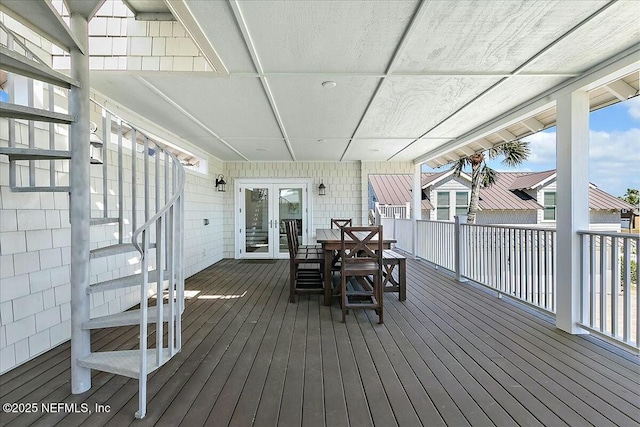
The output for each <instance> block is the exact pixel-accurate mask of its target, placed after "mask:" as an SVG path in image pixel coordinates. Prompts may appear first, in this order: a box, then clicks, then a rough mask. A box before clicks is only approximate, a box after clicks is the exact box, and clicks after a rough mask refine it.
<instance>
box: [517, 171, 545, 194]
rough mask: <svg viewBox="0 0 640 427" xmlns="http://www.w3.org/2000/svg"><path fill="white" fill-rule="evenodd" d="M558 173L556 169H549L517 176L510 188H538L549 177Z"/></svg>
mask: <svg viewBox="0 0 640 427" xmlns="http://www.w3.org/2000/svg"><path fill="white" fill-rule="evenodd" d="M555 174H556V171H555V170H549V171H544V172H537V173H530V174H527V175H523V176H521V177H518V178H516V179H515V180H514V181H513V182H512V183H511V187H509V190H523V189H527V190H528V189H530V188H536V187H538V186H539V185H540V184H541V183H543V182H544V181H545V180H546V179H547V178H549V177H551V176H553V175H555Z"/></svg>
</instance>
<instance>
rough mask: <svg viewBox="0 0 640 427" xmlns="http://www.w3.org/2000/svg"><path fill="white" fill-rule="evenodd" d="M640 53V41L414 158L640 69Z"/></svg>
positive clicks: (440, 150)
mask: <svg viewBox="0 0 640 427" xmlns="http://www.w3.org/2000/svg"><path fill="white" fill-rule="evenodd" d="M639 53H640V44H635V45H633V46H631V47H630V48H629V49H627V50H625V51H623V52H620V53H619V54H617V55H615V56H613V57H612V58H609V59H608V60H606V61H604V62H603V63H601V64H598V65H597V66H595V67H594V68H592V69H590V70H588V71H586V72H585V73H583V74H582V75H581V76H579V77H575V78H573V79H570V80H568V81H566V82H563V83H561V84H559V85H558V86H556V87H554V88H552V89H549V90H548V91H546V92H543V93H542V94H540V95H538V96H536V97H535V98H533V99H531V100H530V101H527V102H525V103H523V104H521V105H520V106H518V107H516V108H514V109H512V110H511V111H508V112H506V113H504V114H501V115H500V116H498V117H496V118H494V119H492V120H490V121H488V122H487V123H485V124H483V125H480V126H479V127H477V128H476V129H473V130H471V131H469V132H467V133H466V134H464V135H462V136H460V137H459V138H457V139H455V140H453V141H451V142H447V143H446V144H443V145H441V146H440V147H438V148H436V149H434V150H431V151H430V152H428V153H425V154H423V155H422V156H420V157H417V158H416V159H414V160H413V162H414V163H420V162H428V161H430V160H432V159H434V158H436V157H439V156H441V155H442V154H443V153H446V152H448V151H455V150H457V149H459V148H460V147H462V146H464V145H466V144H468V143H470V142H473V141H474V140H476V139H478V138H482V137H486V136H487V135H491V134H492V133H494V132H495V131H496V130H498V129H500V128H505V127H508V126H511V125H513V124H515V123H517V122H521V121H522V120H523V117H530V116H532V115H535V114H538V113H541V112H543V111H545V110H548V109H549V108H552V107H553V104H554V102H555V101H557V100H558V99H559V98H561V97H563V96H566V95H568V94H570V93H572V92H573V91H576V90H592V89H596V88H598V87H600V86H602V85H605V84H607V83H610V82H611V81H613V80H615V79H620V78H622V77H624V76H626V75H628V74H630V73H632V72H637V71H638V69H640V60H639V59H638V58H639V56H638V54H639Z"/></svg>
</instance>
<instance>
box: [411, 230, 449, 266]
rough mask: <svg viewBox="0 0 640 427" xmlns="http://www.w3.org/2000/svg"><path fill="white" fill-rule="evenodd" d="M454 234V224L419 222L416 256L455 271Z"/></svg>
mask: <svg viewBox="0 0 640 427" xmlns="http://www.w3.org/2000/svg"><path fill="white" fill-rule="evenodd" d="M454 234H455V224H454V223H453V222H444V221H418V235H417V237H416V238H417V240H416V256H418V257H420V258H422V259H425V260H427V261H429V262H432V263H434V264H436V265H438V266H441V267H444V268H446V269H447V270H451V271H454V268H455V265H454V263H455V253H454V245H453V241H454V240H453V239H454Z"/></svg>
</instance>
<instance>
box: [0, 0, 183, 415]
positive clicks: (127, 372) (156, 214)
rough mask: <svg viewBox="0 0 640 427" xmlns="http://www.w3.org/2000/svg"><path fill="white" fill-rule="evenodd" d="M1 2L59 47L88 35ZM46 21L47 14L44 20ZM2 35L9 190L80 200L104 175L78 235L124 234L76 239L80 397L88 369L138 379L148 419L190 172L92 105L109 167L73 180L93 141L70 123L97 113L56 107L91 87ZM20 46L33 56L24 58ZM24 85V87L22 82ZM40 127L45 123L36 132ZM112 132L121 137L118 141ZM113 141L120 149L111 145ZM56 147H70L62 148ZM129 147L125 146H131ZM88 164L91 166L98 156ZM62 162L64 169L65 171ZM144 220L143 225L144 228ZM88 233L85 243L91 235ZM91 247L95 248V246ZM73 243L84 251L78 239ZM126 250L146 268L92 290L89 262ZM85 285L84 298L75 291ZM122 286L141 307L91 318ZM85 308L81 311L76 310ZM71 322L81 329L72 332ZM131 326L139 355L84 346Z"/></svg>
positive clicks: (168, 331) (165, 354)
mask: <svg viewBox="0 0 640 427" xmlns="http://www.w3.org/2000/svg"><path fill="white" fill-rule="evenodd" d="M89 3H93V5H94V6H95V7H94V8H97V6H99V4H101V1H98V0H85V2H84V3H79V4H80V5H81V6H79V7H87V6H88V5H89ZM2 6H3V9H2V10H3V11H4V12H7V13H10V14H12V15H14V16H18V17H20V18H21V19H20V20H21V22H27V23H30V25H31V27H32V29H33V27H38V28H39V29H42V27H43V26H44V28H49V27H48V26H47V25H45V24H43V23H47V22H49V23H53V24H52V27H51V28H53V29H52V31H53V32H54V33H55V34H51V38H50V40H53V41H58V40H60V39H61V38H62V39H64V40H65V41H66V42H68V43H69V44H71V43H76V41H77V40H82V39H83V38H84V39H86V32H85V34H84V35H78V34H74V33H73V32H72V31H71V30H69V29H68V27H66V24H64V21H62V19H61V18H60V16H59V15H58V14H57V12H56V11H55V9H54V8H53V6H51V3H50V1H49V0H38V1H29V2H26V1H12V0H7V1H5V0H3V5H2ZM36 12H38V13H36ZM44 15H46V16H48V18H47V17H43V16H44ZM76 19H77V18H76ZM85 19H86V18H85ZM30 20H32V21H30ZM33 20H35V21H33ZM36 21H37V22H36ZM54 24H55V25H54ZM85 26H86V22H85ZM65 27H66V30H65ZM74 28H75V27H74ZM0 31H3V32H4V33H6V35H7V37H6V40H7V45H6V46H0V63H2V69H3V70H6V71H7V72H8V93H9V101H10V102H0V117H3V118H6V121H5V122H6V123H7V124H8V127H9V129H8V146H2V147H0V155H4V156H7V157H8V159H9V175H10V176H9V185H10V188H11V189H12V190H13V191H16V192H64V193H69V194H70V197H71V202H72V204H73V202H74V195H75V194H76V192H85V193H87V190H88V188H89V186H90V185H91V184H92V183H95V180H96V177H97V178H99V179H100V181H101V188H98V189H93V190H95V191H96V192H97V193H98V194H95V193H94V194H93V195H92V197H102V200H101V209H99V213H100V215H99V216H96V217H91V215H90V212H91V211H89V212H85V210H80V215H78V214H77V212H78V211H77V209H76V210H75V211H74V209H73V206H72V207H71V208H70V222H71V228H72V238H73V235H74V233H73V230H74V229H75V230H78V228H79V227H83V226H86V225H87V224H88V225H89V226H90V227H91V228H99V227H111V228H112V229H113V227H115V226H116V225H117V233H111V234H117V237H115V238H113V239H112V241H111V242H109V244H107V245H104V246H101V247H96V248H94V249H91V250H89V249H88V247H89V246H87V250H86V251H83V252H82V253H78V251H77V250H76V251H74V243H75V242H73V241H72V250H71V252H72V255H71V270H72V283H71V287H72V301H71V306H72V337H71V339H72V357H71V363H72V378H71V382H72V391H73V392H74V393H80V392H83V391H85V390H86V389H88V388H89V387H90V371H88V370H90V369H94V370H100V371H105V372H110V373H113V374H117V375H123V376H127V377H131V378H135V379H138V380H139V409H138V412H137V413H136V417H138V418H143V417H144V416H145V413H146V380H147V375H148V374H149V373H150V372H152V371H154V370H155V369H158V368H159V367H160V366H162V365H163V364H164V363H166V362H167V361H168V360H169V359H171V357H173V356H174V355H175V354H176V353H177V352H178V351H180V348H181V315H182V312H183V310H184V276H183V268H182V267H183V266H182V260H183V246H184V244H183V222H184V221H183V200H184V181H185V173H184V168H183V166H182V164H181V163H180V161H179V160H178V158H177V157H175V156H174V155H173V154H172V153H170V152H168V151H166V150H165V149H163V148H162V147H161V146H160V145H157V144H154V142H153V141H152V140H151V138H150V137H148V136H146V135H145V134H144V133H142V132H140V131H139V130H138V129H136V128H135V127H134V126H132V125H130V124H127V123H126V122H124V121H123V120H121V119H120V118H118V117H116V116H115V115H113V114H112V113H111V112H109V111H107V110H105V109H104V108H103V107H101V106H99V105H97V104H95V105H92V106H91V110H94V111H95V110H97V111H99V112H100V117H101V118H102V123H101V124H102V126H101V128H102V141H104V144H102V146H101V147H100V146H94V148H93V149H98V150H101V152H102V156H101V157H102V159H104V163H103V164H102V165H101V166H100V165H93V166H91V167H92V168H101V169H102V171H101V174H99V173H92V174H91V177H90V178H91V179H85V180H79V179H77V178H76V179H72V178H69V176H73V175H74V173H75V174H76V177H77V176H78V175H80V174H81V173H82V172H81V171H79V170H76V169H74V168H75V167H76V165H77V163H74V161H73V160H72V152H74V151H75V153H76V154H75V155H76V156H77V152H78V150H79V148H78V147H82V145H83V144H85V145H88V144H89V140H90V135H89V134H86V135H84V136H85V137H86V138H76V139H81V140H76V139H74V131H73V130H74V129H73V128H72V127H73V126H75V125H77V124H79V122H80V121H82V120H86V121H88V119H89V118H90V112H89V111H72V110H73V108H74V107H73V105H69V107H70V110H71V111H70V114H63V113H58V112H56V111H54V102H55V96H54V90H53V86H54V85H55V86H58V87H62V88H67V89H70V91H71V93H70V96H69V98H72V97H73V96H74V91H75V90H80V88H81V87H82V86H83V85H85V86H86V85H87V81H84V82H82V83H81V82H79V81H78V80H76V79H74V78H71V77H68V76H65V75H64V74H61V73H59V72H56V71H54V70H52V69H50V68H49V67H48V66H47V65H46V64H43V63H41V62H39V61H36V60H34V59H33V58H35V55H32V54H31V53H30V52H29V49H28V48H27V46H25V45H24V44H23V43H21V42H20V40H19V37H16V36H15V35H14V34H13V33H12V32H11V31H10V30H8V29H7V28H5V27H4V26H2V24H0ZM59 31H63V32H64V31H68V34H66V36H65V35H64V34H62V35H61V34H60V33H58V32H59ZM39 33H42V31H39ZM83 36H84V37H83ZM81 44H82V43H78V45H77V46H75V47H74V46H68V47H70V48H71V49H72V50H73V49H75V50H74V52H75V53H74V52H72V68H74V67H75V66H78V67H80V65H74V59H73V58H74V55H78V54H80V55H83V53H82V52H83V49H82V47H81V46H80V45H81ZM63 46H66V45H63ZM16 50H19V51H21V52H26V55H24V54H22V53H18V52H16ZM78 51H79V52H80V53H78ZM87 70H88V69H87ZM80 74H82V73H80ZM15 76H22V77H26V78H28V79H29V80H28V85H27V88H28V89H27V91H28V93H27V94H18V95H20V96H22V97H24V96H26V98H28V100H29V102H28V104H29V105H18V104H17V103H12V101H13V100H14V99H16V93H14V82H13V79H14V78H15ZM87 76H88V74H87ZM33 79H35V80H37V81H40V82H45V83H46V84H47V85H48V91H47V93H48V95H49V100H48V102H49V105H48V108H46V109H43V108H36V107H34V106H33V105H34V102H33V99H34V96H33V91H34V89H33V88H34V84H33V81H34V80H33ZM45 86H46V85H45ZM20 87H21V88H24V85H21V86H20ZM85 89H86V88H85ZM76 95H77V94H76ZM88 105H90V104H88ZM94 115H95V112H94ZM16 120H27V121H28V122H27V127H28V141H24V139H21V136H20V135H17V134H16V128H17V125H18V124H17V123H16ZM42 122H44V123H49V127H48V132H49V147H48V148H46V149H45V148H41V144H40V146H39V147H38V146H36V136H35V135H36V129H37V130H38V131H41V130H42V128H43V126H42V125H41V124H40V123H42ZM36 123H38V125H37V126H36ZM56 124H57V125H60V124H63V125H67V126H69V128H70V130H69V132H67V134H68V135H70V137H69V141H68V142H63V143H62V144H61V143H60V141H59V139H60V138H59V134H58V135H56V128H55V127H54V125H56ZM86 124H87V123H84V125H86ZM3 126H4V123H3ZM85 127H86V126H85ZM125 133H127V134H128V137H129V139H128V140H125V139H124V138H123V134H125ZM112 134H113V135H116V137H115V138H112ZM114 139H115V140H117V143H112V142H111V141H113V140H114ZM25 142H26V143H25ZM59 145H66V146H64V147H59ZM125 145H128V146H126V147H125ZM139 150H142V154H140V153H138V151H139ZM125 151H126V153H125ZM85 152H86V151H85ZM81 160H82V159H81ZM91 160H92V163H94V162H93V159H91ZM36 162H38V163H36ZM47 162H48V169H49V173H48V174H43V173H42V169H44V168H46V166H43V163H44V164H46V163H47ZM63 162H65V163H66V165H62V163H63ZM67 162H68V163H67ZM89 162H90V158H89V156H87V158H86V163H87V164H88V163H89ZM81 163H82V162H81ZM83 166H84V165H83ZM113 170H116V171H117V172H115V174H116V176H110V173H111V174H112V175H113V174H114V172H112V171H113ZM43 175H47V177H48V179H45V180H44V181H43ZM125 188H126V191H125ZM100 193H101V194H100ZM114 199H115V200H114ZM76 200H77V199H76ZM138 204H143V206H138ZM74 212H75V213H76V214H74ZM94 213H95V210H94ZM140 223H142V225H139V224H140ZM91 234H92V233H89V234H88V235H91ZM104 234H105V235H106V234H109V233H104ZM76 235H77V234H76ZM88 235H85V237H87V238H88ZM93 246H96V244H95V243H94V244H93ZM75 247H76V248H77V247H78V246H77V243H76V246H75ZM120 254H130V255H131V257H132V258H130V259H133V258H135V259H136V260H137V261H138V267H139V268H138V269H137V271H136V273H135V274H131V275H126V276H124V277H117V278H112V279H110V280H106V281H102V282H99V283H93V284H90V280H89V277H91V273H90V268H91V265H92V264H91V263H92V261H93V262H97V261H95V260H98V259H100V258H103V257H114V256H118V255H120ZM87 265H88V266H89V267H88V270H89V271H88V272H87V273H88V274H85V275H84V277H86V280H82V281H79V280H74V277H76V276H74V273H73V272H74V269H75V270H76V271H77V270H78V268H83V266H87ZM160 272H161V273H160ZM77 277H83V276H82V275H79V276H77ZM78 289H80V292H77V291H74V290H78ZM116 289H127V290H128V291H129V292H134V291H135V292H138V293H139V295H140V298H139V301H140V306H139V308H137V309H135V310H129V311H126V312H121V313H114V314H110V315H107V316H102V317H96V318H90V316H89V314H88V313H89V306H90V299H91V298H92V295H94V294H96V293H98V292H105V291H112V290H116ZM151 294H155V301H156V304H155V305H150V298H149V297H150V295H151ZM78 307H80V308H81V309H78V310H76V308H78ZM149 324H152V325H155V328H154V329H155V332H154V333H155V347H152V348H149V347H148V338H149ZM73 325H77V327H76V328H75V329H74V326H73ZM130 325H138V326H139V328H140V345H139V349H138V350H127V351H109V352H97V353H91V352H90V351H89V348H90V347H89V345H88V344H89V343H87V342H83V341H84V340H86V339H87V338H88V337H89V332H88V331H89V330H92V329H98V328H110V327H118V326H130ZM76 340H77V342H76ZM83 369H84V371H82V370H83ZM78 371H80V374H78V375H76V374H75V372H78ZM87 373H88V375H87ZM78 378H82V380H78ZM87 378H88V380H87ZM87 381H88V384H87Z"/></svg>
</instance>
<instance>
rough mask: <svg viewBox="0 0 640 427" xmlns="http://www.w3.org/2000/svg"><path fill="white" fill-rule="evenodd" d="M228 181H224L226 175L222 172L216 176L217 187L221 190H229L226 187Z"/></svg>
mask: <svg viewBox="0 0 640 427" xmlns="http://www.w3.org/2000/svg"><path fill="white" fill-rule="evenodd" d="M226 185H227V183H226V182H225V181H224V175H222V174H220V175H218V177H217V178H216V189H217V190H218V191H221V192H225V191H227V189H226Z"/></svg>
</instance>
